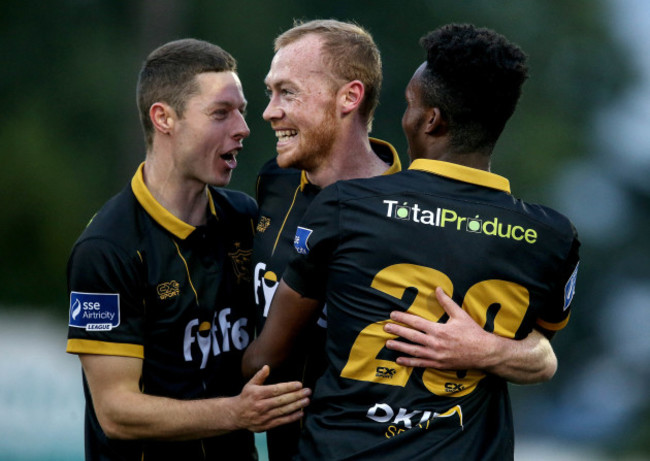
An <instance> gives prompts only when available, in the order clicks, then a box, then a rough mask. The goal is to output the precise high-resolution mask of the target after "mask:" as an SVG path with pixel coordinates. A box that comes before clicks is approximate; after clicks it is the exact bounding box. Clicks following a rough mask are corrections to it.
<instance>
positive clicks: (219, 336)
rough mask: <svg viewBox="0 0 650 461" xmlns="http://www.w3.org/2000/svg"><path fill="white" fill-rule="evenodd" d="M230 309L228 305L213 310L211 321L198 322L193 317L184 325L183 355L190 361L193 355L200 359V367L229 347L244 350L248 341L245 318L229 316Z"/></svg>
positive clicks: (246, 320)
mask: <svg viewBox="0 0 650 461" xmlns="http://www.w3.org/2000/svg"><path fill="white" fill-rule="evenodd" d="M231 312H232V310H231V309H230V308H229V307H228V308H225V309H222V310H220V311H219V312H218V313H217V312H215V314H214V317H213V318H212V322H207V321H204V322H199V319H193V320H191V321H189V322H188V323H187V325H186V326H185V338H184V340H183V357H184V358H185V361H186V362H191V361H193V360H194V359H195V357H199V358H200V360H201V369H204V368H205V367H206V366H207V364H208V359H209V358H210V357H211V356H212V357H216V356H218V355H220V354H221V353H225V352H229V351H230V350H231V349H237V350H240V351H241V350H244V348H245V347H246V346H248V343H249V342H250V335H249V334H248V331H247V330H246V325H248V319H247V318H243V317H242V318H238V319H232V318H231Z"/></svg>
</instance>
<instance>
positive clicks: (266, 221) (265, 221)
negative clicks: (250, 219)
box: [255, 216, 271, 233]
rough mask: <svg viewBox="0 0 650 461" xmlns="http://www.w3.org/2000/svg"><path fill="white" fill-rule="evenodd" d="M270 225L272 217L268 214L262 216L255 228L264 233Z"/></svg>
mask: <svg viewBox="0 0 650 461" xmlns="http://www.w3.org/2000/svg"><path fill="white" fill-rule="evenodd" d="M270 225H271V218H269V217H267V216H262V217H261V218H260V220H259V222H258V223H257V227H256V228H255V230H256V231H257V232H259V233H262V232H264V231H265V230H266V229H268V228H269V226H270Z"/></svg>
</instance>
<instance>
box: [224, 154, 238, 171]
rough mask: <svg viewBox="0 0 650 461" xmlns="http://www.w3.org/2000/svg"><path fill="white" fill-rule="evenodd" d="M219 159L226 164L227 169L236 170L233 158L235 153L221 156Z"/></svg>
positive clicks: (235, 161)
mask: <svg viewBox="0 0 650 461" xmlns="http://www.w3.org/2000/svg"><path fill="white" fill-rule="evenodd" d="M221 158H222V159H223V160H224V161H225V162H226V165H228V168H230V169H233V170H234V169H235V168H237V158H235V152H227V153H225V154H222V155H221Z"/></svg>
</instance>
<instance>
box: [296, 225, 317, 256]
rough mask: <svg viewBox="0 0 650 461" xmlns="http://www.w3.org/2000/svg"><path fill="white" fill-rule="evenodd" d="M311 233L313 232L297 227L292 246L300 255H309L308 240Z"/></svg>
mask: <svg viewBox="0 0 650 461" xmlns="http://www.w3.org/2000/svg"><path fill="white" fill-rule="evenodd" d="M312 232H313V230H311V229H307V228H306V227H300V226H298V229H296V236H295V237H294V239H293V246H294V248H295V249H296V251H297V252H298V253H300V254H301V255H306V254H309V244H308V240H309V237H310V236H311V233H312Z"/></svg>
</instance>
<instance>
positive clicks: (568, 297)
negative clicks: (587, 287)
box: [564, 263, 580, 310]
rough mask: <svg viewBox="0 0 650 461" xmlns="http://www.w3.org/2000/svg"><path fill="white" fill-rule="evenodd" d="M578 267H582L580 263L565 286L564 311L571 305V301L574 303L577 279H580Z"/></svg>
mask: <svg viewBox="0 0 650 461" xmlns="http://www.w3.org/2000/svg"><path fill="white" fill-rule="evenodd" d="M578 266H580V263H578V264H576V268H575V270H574V271H573V274H571V277H569V280H568V281H567V283H566V285H565V286H564V310H567V308H568V307H569V306H570V305H571V301H573V295H575V294H576V279H577V278H578Z"/></svg>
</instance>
